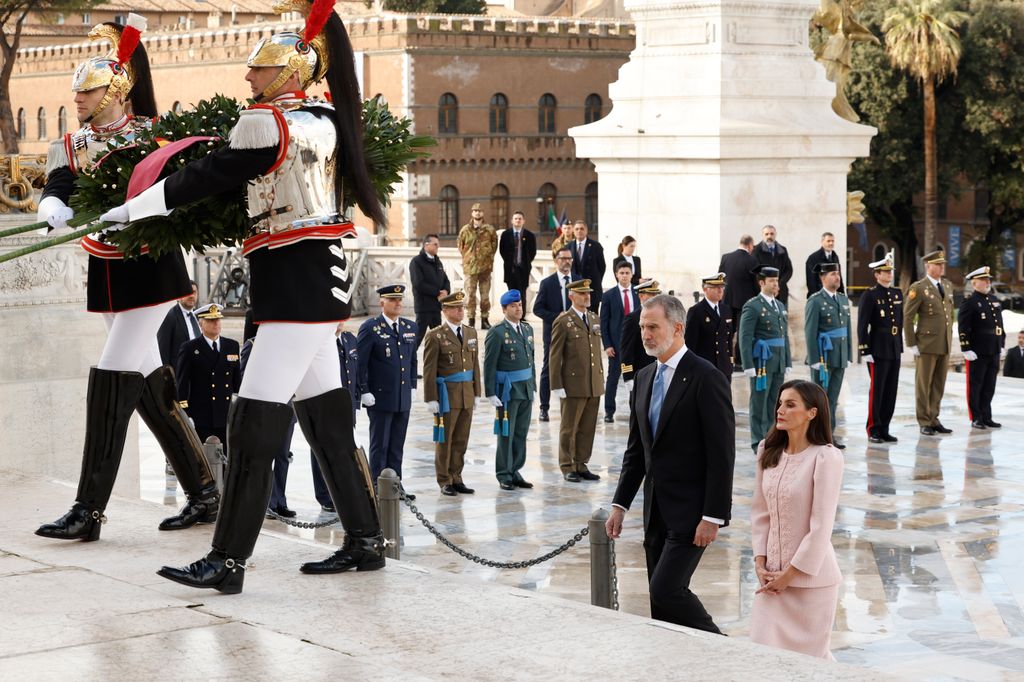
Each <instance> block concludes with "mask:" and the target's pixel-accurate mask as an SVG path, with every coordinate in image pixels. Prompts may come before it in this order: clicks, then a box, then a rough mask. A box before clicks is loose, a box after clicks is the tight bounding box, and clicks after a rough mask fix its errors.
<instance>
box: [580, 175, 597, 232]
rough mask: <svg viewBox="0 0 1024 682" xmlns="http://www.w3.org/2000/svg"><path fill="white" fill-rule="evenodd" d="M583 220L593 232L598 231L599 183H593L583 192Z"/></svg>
mask: <svg viewBox="0 0 1024 682" xmlns="http://www.w3.org/2000/svg"><path fill="white" fill-rule="evenodd" d="M583 219H584V220H585V221H587V225H588V226H590V229H591V231H593V232H596V231H597V183H596V182H592V183H590V184H589V185H587V188H586V189H585V190H583Z"/></svg>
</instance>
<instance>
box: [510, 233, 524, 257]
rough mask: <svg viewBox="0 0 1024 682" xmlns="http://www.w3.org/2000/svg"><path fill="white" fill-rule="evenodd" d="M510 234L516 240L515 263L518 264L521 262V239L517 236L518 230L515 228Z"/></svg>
mask: <svg viewBox="0 0 1024 682" xmlns="http://www.w3.org/2000/svg"><path fill="white" fill-rule="evenodd" d="M512 236H513V237H514V238H515V240H516V260H515V264H516V265H520V264H522V262H523V248H522V247H523V240H522V239H520V238H519V231H518V230H516V231H515V232H513V233H512Z"/></svg>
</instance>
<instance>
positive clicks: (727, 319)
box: [637, 272, 733, 381]
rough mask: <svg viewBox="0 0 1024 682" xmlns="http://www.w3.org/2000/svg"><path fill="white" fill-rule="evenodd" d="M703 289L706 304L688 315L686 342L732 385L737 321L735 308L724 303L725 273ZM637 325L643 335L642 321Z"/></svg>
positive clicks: (703, 282) (706, 280)
mask: <svg viewBox="0 0 1024 682" xmlns="http://www.w3.org/2000/svg"><path fill="white" fill-rule="evenodd" d="M701 288H702V289H703V290H704V298H703V300H701V302H700V303H697V304H695V305H692V306H690V309H689V310H688V311H686V330H685V334H684V336H683V338H684V339H685V342H686V347H687V348H689V349H690V350H692V351H693V352H694V353H696V354H697V355H699V356H701V357H702V358H704V359H705V360H707V361H708V362H710V363H711V364H712V365H714V366H715V367H717V368H718V369H719V371H720V372H722V374H724V375H725V378H726V379H728V380H729V381H732V348H731V345H732V334H733V328H732V325H733V322H732V319H733V318H732V308H730V307H729V306H726V305H725V304H723V303H722V296H723V295H724V294H725V273H724V272H719V273H718V274H715V275H711V276H710V277H705V278H703V279H702V280H701ZM637 323H638V326H637V332H639V317H638V318H637ZM642 349H643V345H642V344H641V350H642ZM645 355H646V353H645ZM652 359H653V358H652Z"/></svg>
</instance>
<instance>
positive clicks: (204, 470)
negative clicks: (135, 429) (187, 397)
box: [137, 365, 220, 530]
mask: <svg viewBox="0 0 1024 682" xmlns="http://www.w3.org/2000/svg"><path fill="white" fill-rule="evenodd" d="M137 407H138V411H139V416H140V417H142V421H144V422H146V426H148V427H149V430H150V431H152V432H153V436H154V437H156V440H157V442H158V443H160V448H161V449H162V450H163V451H164V456H165V457H167V461H168V462H170V463H171V468H173V469H174V475H175V476H177V477H178V482H179V483H181V487H182V489H183V490H184V491H185V497H187V498H188V502H186V503H185V506H184V507H182V509H181V511H180V512H179V513H178V514H177V515H175V516H171V517H169V518H166V519H164V520H163V521H162V522H161V523H160V530H181V529H183V528H190V527H191V526H194V525H196V524H197V523H213V522H214V521H216V520H217V508H218V507H219V506H220V493H218V492H217V482H216V481H214V479H213V472H212V471H210V465H209V463H208V462H207V461H206V456H205V455H204V454H203V447H202V444H201V443H200V442H199V435H198V434H197V433H196V430H195V429H194V428H192V425H191V424H189V422H188V417H187V416H186V415H185V411H184V410H182V409H181V406H180V405H179V404H178V400H177V390H176V388H175V383H174V370H173V369H171V368H170V367H168V366H166V365H165V366H163V367H161V368H160V369H158V370H156V371H154V372H153V373H152V374H150V375H149V376H148V377H146V383H145V384H144V387H143V390H142V397H141V398H139V404H138V406H137Z"/></svg>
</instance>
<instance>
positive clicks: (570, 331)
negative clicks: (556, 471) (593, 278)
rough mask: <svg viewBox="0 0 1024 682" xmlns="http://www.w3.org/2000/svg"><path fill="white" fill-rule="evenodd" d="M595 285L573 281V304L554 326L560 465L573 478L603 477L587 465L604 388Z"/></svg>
mask: <svg viewBox="0 0 1024 682" xmlns="http://www.w3.org/2000/svg"><path fill="white" fill-rule="evenodd" d="M592 291H593V289H591V288H590V280H589V279H579V280H576V281H575V282H570V283H569V302H570V303H572V307H571V308H569V309H568V310H566V311H565V312H564V313H562V314H561V315H559V316H558V317H557V318H556V319H555V322H554V324H553V325H552V326H551V356H550V359H549V362H550V369H551V394H552V395H555V396H558V397H559V398H561V399H562V423H561V425H560V427H559V433H558V465H559V467H560V468H561V469H562V475H563V476H564V477H565V480H567V481H570V482H573V483H578V482H579V481H580V480H584V481H596V480H598V479H599V478H601V477H600V476H598V475H597V474H595V473H593V472H591V471H590V469H588V468H587V463H588V462H589V461H590V455H591V452H592V450H593V449H594V432H595V431H596V430H597V410H598V407H599V406H600V403H601V395H602V394H603V393H604V365H603V364H602V358H603V357H604V348H603V344H602V343H601V325H600V321H599V318H598V316H597V315H595V314H594V313H592V312H590V311H589V310H588V308H589V306H590V293H591V292H592Z"/></svg>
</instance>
